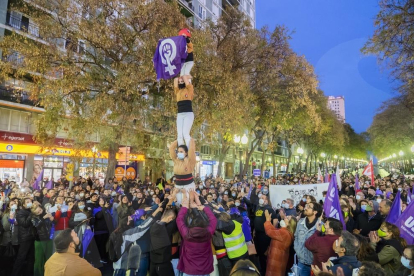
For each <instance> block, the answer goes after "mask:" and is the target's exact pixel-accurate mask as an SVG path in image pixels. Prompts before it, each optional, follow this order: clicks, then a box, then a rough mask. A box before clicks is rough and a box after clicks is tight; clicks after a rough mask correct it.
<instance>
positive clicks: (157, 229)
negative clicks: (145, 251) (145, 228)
mask: <svg viewBox="0 0 414 276" xmlns="http://www.w3.org/2000/svg"><path fill="white" fill-rule="evenodd" d="M176 231H177V223H176V221H175V220H174V221H171V222H170V223H165V222H162V221H157V222H155V223H154V224H153V225H152V226H151V228H150V235H151V251H150V259H151V262H152V263H155V264H161V263H165V262H170V261H171V259H172V234H173V232H176Z"/></svg>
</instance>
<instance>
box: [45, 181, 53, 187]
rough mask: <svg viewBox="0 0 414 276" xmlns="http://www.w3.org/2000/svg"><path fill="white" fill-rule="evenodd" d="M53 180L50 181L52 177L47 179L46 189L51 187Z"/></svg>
mask: <svg viewBox="0 0 414 276" xmlns="http://www.w3.org/2000/svg"><path fill="white" fill-rule="evenodd" d="M53 186H54V185H53V181H52V179H51V180H49V181H48V182H47V183H46V186H45V187H46V188H48V189H53Z"/></svg>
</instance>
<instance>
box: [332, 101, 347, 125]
mask: <svg viewBox="0 0 414 276" xmlns="http://www.w3.org/2000/svg"><path fill="white" fill-rule="evenodd" d="M328 107H329V109H330V110H332V111H333V112H335V114H336V118H338V120H340V121H342V122H343V123H345V98H344V97H343V96H339V97H335V96H328Z"/></svg>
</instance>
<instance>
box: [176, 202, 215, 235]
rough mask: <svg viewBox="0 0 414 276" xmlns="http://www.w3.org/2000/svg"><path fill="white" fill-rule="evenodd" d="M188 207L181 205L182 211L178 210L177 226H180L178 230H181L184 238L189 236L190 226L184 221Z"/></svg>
mask: <svg viewBox="0 0 414 276" xmlns="http://www.w3.org/2000/svg"><path fill="white" fill-rule="evenodd" d="M187 212H188V209H187V207H181V209H180V211H179V212H178V216H177V227H178V231H180V234H181V236H182V237H183V238H184V237H186V236H187V233H188V228H187V226H186V225H185V222H184V218H185V215H186V214H187ZM214 227H215V225H214Z"/></svg>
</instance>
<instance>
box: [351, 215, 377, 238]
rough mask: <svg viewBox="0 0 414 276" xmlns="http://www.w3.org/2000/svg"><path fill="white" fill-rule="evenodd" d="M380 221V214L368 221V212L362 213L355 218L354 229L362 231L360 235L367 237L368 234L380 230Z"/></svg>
mask: <svg viewBox="0 0 414 276" xmlns="http://www.w3.org/2000/svg"><path fill="white" fill-rule="evenodd" d="M382 221H383V220H382V217H381V215H380V213H377V214H376V215H375V216H374V217H373V218H371V219H369V217H368V212H364V213H362V214H360V215H359V216H358V217H357V218H356V220H355V226H354V229H358V230H360V229H362V230H361V233H360V234H361V235H362V236H365V237H367V236H368V234H369V232H371V231H377V230H378V229H379V228H380V226H381V224H382Z"/></svg>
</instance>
